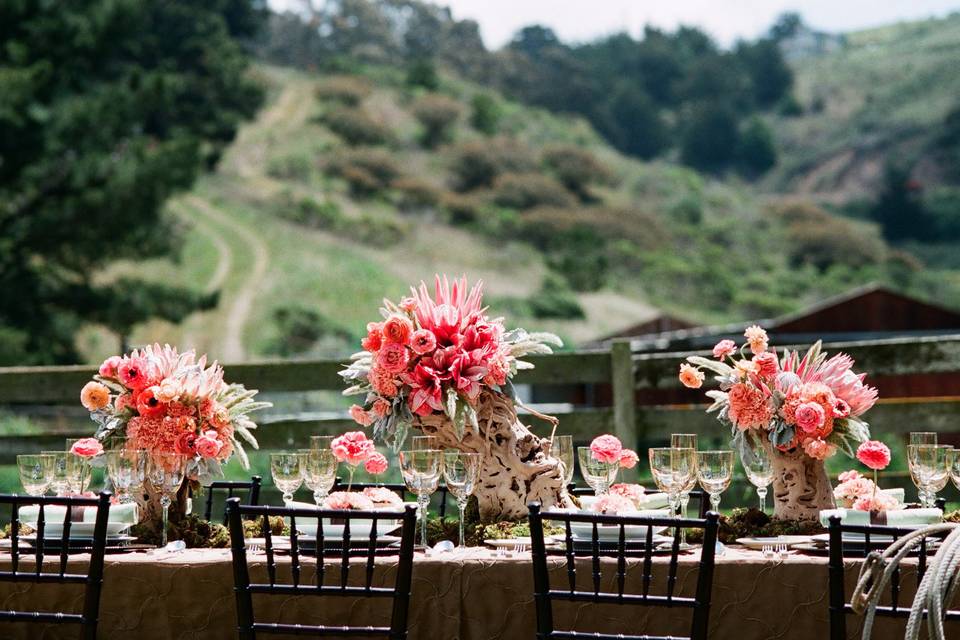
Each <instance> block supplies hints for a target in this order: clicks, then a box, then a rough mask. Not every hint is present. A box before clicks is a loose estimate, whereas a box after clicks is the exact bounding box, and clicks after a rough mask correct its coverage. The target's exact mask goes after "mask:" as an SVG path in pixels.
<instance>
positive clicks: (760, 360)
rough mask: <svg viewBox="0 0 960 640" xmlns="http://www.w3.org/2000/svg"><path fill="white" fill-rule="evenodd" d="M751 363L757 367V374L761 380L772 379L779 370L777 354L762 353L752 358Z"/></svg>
mask: <svg viewBox="0 0 960 640" xmlns="http://www.w3.org/2000/svg"><path fill="white" fill-rule="evenodd" d="M753 363H754V364H755V365H757V374H758V375H759V376H760V377H762V378H772V377H774V376H775V375H777V371H779V370H780V365H779V363H778V362H777V354H775V353H773V352H772V351H764V352H763V353H758V354H757V355H755V356H753Z"/></svg>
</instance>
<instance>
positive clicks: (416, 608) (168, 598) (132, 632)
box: [0, 546, 916, 640]
mask: <svg viewBox="0 0 960 640" xmlns="http://www.w3.org/2000/svg"><path fill="white" fill-rule="evenodd" d="M9 560H10V558H9V556H6V555H0V567H3V568H9ZM277 561H278V581H289V579H290V573H289V558H286V557H284V556H278V560H277ZM668 561H669V558H664V557H658V558H657V559H656V561H655V566H654V572H653V573H654V582H653V587H652V589H651V592H653V589H657V588H661V589H662V588H663V585H664V583H665V581H666V574H667V564H668ZM698 561H699V552H697V553H690V554H685V555H683V556H681V563H680V568H679V572H678V581H677V586H678V592H679V593H682V594H683V595H692V593H693V590H694V588H695V582H696V567H697V562H698ZM71 562H79V563H81V564H82V563H83V562H84V560H82V559H79V558H78V559H76V560H71ZM314 562H315V561H314V559H313V558H303V565H304V566H303V574H302V575H303V580H305V581H306V580H311V579H313V577H314V576H315V571H314ZM361 562H362V561H360V560H358V561H357V563H358V564H357V567H356V571H354V572H353V573H352V574H351V581H352V580H353V578H356V580H357V581H358V583H359V581H361V580H362V579H363V575H362V574H363V571H362V569H361V566H362V565H361ZM550 562H551V565H552V566H551V583H552V584H553V585H566V584H567V572H566V569H565V565H564V561H563V559H562V558H551V559H550ZM849 562H850V567H851V568H848V571H847V579H848V595H849V593H850V590H851V589H852V584H853V581H854V580H855V577H856V567H855V565H857V564H858V561H856V560H852V559H851V560H850V561H849ZM615 564H616V563H615V560H614V559H612V558H608V559H604V560H603V569H604V571H605V575H604V583H605V584H606V586H608V587H611V586H612V585H613V581H614V575H613V574H614V572H615ZM28 566H29V565H28ZM395 572H396V557H389V556H385V557H381V558H378V559H377V567H376V571H375V574H374V579H373V582H374V584H378V585H383V584H392V582H393V580H394V578H395ZM332 573H334V574H335V575H336V576H339V570H337V571H335V572H332ZM577 575H578V584H581V582H580V581H582V586H583V587H586V588H589V585H590V584H591V568H590V561H589V559H584V560H583V563H582V564H579V563H578V570H577ZM641 575H642V566H641V562H640V561H639V560H637V561H634V560H631V561H630V563H629V565H628V568H627V580H626V583H627V591H628V592H629V590H630V589H631V587H632V588H634V589H636V588H637V587H638V585H639V584H640V582H641ZM332 578H333V576H329V575H328V579H332ZM251 579H252V580H254V581H265V579H266V570H265V558H264V556H262V555H260V556H253V557H252V558H251ZM903 584H904V585H905V591H906V593H905V594H904V595H905V596H906V597H905V598H904V600H902V601H901V602H902V603H907V604H908V603H909V602H910V599H909V596H910V595H911V593H910V592H912V587H913V585H915V584H916V563H915V561H910V560H907V561H905V566H904V569H903ZM69 589H71V587H67V588H64V587H58V586H55V585H47V584H32V583H20V584H16V585H14V584H11V583H0V609H14V608H18V607H26V608H39V609H46V610H60V611H68V610H72V611H79V609H80V602H81V595H80V593H79V592H78V591H77V590H72V591H68V590H69ZM232 589H233V576H232V569H231V562H230V554H229V551H227V550H219V549H205V550H199V549H197V550H186V551H182V552H177V553H168V552H161V551H152V552H146V553H129V554H122V555H108V556H107V558H106V565H105V571H104V588H103V594H102V600H101V605H100V612H101V617H100V620H101V623H100V632H99V634H98V636H99V637H101V638H106V639H118V640H119V639H121V638H122V639H129V638H136V639H137V640H155V639H156V640H160V639H176V640H199V639H204V640H206V639H220V638H223V639H227V638H235V637H236V617H235V612H234V596H233V591H232ZM827 601H828V598H827V560H826V558H824V557H815V556H808V555H800V554H795V553H794V554H790V555H787V556H786V557H784V558H782V559H781V558H775V559H774V558H767V557H764V555H763V554H762V553H760V552H758V551H750V550H747V549H744V548H741V547H738V546H729V547H728V548H727V551H726V553H725V554H724V555H722V556H720V557H719V558H718V559H717V564H716V570H715V574H714V587H713V605H712V608H711V612H710V638H715V639H720V640H723V639H726V638H730V639H736V640H761V639H768V638H769V639H775V638H776V639H797V640H801V639H803V640H808V639H812V638H825V637H827V636H828V609H827V606H828V605H827ZM254 608H255V611H256V615H257V617H258V620H262V621H274V622H286V623H313V624H318V623H323V622H333V621H336V622H338V623H341V624H342V623H343V621H344V620H345V619H349V620H350V621H352V622H353V623H357V624H384V623H386V622H387V620H388V619H389V605H388V602H385V601H383V600H380V601H379V602H377V601H374V602H371V601H368V600H360V599H353V598H350V599H343V598H325V599H323V600H320V599H318V598H310V597H304V596H299V597H297V596H294V597H287V596H270V597H266V596H263V597H261V596H255V597H254ZM554 618H555V622H556V623H557V626H558V628H563V627H562V626H561V625H564V624H567V623H569V622H570V621H575V623H576V624H577V626H578V628H579V629H580V630H585V631H620V632H628V633H641V632H647V633H660V634H673V635H685V634H687V633H688V632H689V620H690V610H689V609H683V608H673V609H665V608H653V607H651V608H635V607H612V606H602V607H598V606H595V605H588V604H583V603H575V604H569V605H565V604H561V605H556V606H555V614H554ZM535 624H536V616H535V611H534V606H533V571H532V568H531V562H530V557H529V553H527V554H518V556H517V557H507V558H504V557H498V556H497V554H496V552H495V551H492V550H489V549H480V548H476V549H469V550H464V551H462V552H456V554H455V555H451V554H443V555H440V556H435V557H427V556H425V555H424V554H422V553H418V554H417V555H416V558H415V560H414V569H413V594H412V599H411V605H410V638H411V639H412V640H441V639H458V640H492V639H495V638H504V639H513V638H523V639H525V640H526V639H532V638H533V637H534V629H535ZM902 628H903V627H902V624H901V623H900V622H899V621H894V627H893V629H891V628H890V626H889V625H888V624H884V625H883V628H881V625H880V624H879V623H878V624H877V628H876V629H875V632H874V636H873V637H874V638H876V639H878V640H879V639H886V638H891V639H892V638H897V637H901V638H902V637H903V632H902ZM848 631H849V635H850V637H851V638H855V637H859V619H857V618H856V617H854V616H850V617H849V618H848ZM75 635H76V627H75V626H74V627H71V626H64V627H59V628H57V627H48V628H45V629H43V630H42V631H38V630H37V628H36V627H31V628H28V627H25V626H22V625H19V624H9V623H0V638H11V639H14V638H24V639H27V638H29V639H30V640H38V639H42V640H46V639H51V640H52V639H55V638H68V637H75Z"/></svg>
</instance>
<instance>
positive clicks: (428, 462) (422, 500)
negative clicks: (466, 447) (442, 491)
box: [400, 449, 443, 547]
mask: <svg viewBox="0 0 960 640" xmlns="http://www.w3.org/2000/svg"><path fill="white" fill-rule="evenodd" d="M400 472H401V474H403V481H404V482H405V483H406V485H407V488H408V489H409V490H410V493H413V494H416V496H417V511H418V513H419V516H420V544H421V545H423V547H426V546H427V515H428V510H427V506H428V505H429V503H430V495H431V494H432V493H433V492H434V491H436V490H437V485H438V484H439V482H440V475H441V474H442V473H443V452H442V451H440V450H439V449H421V450H419V451H401V452H400Z"/></svg>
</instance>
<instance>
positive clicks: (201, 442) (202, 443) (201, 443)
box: [194, 430, 223, 458]
mask: <svg viewBox="0 0 960 640" xmlns="http://www.w3.org/2000/svg"><path fill="white" fill-rule="evenodd" d="M194 446H195V447H196V449H197V453H199V454H200V456H201V457H204V458H216V457H217V454H218V453H220V448H221V447H222V446H223V445H222V444H221V443H220V440H218V439H217V432H216V431H213V430H210V431H206V432H205V433H204V434H203V435H202V436H200V437H199V438H197V439H196V441H195V442H194Z"/></svg>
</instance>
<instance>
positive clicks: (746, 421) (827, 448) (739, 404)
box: [680, 325, 877, 460]
mask: <svg viewBox="0 0 960 640" xmlns="http://www.w3.org/2000/svg"><path fill="white" fill-rule="evenodd" d="M744 338H745V341H744V343H743V345H742V346H740V347H737V345H736V343H735V342H733V341H732V340H721V341H720V342H718V343H717V344H716V346H714V348H713V352H712V355H713V358H705V357H700V356H690V357H688V358H687V361H686V362H684V363H682V364H681V365H680V382H681V383H682V384H683V385H684V386H686V387H689V388H699V387H700V386H701V385H702V384H703V381H704V379H705V374H704V371H710V372H712V373H714V374H716V380H717V381H718V382H719V384H720V389H719V390H711V391H708V392H707V397H709V398H711V399H712V400H713V405H712V406H711V407H710V408H709V409H708V411H710V412H713V411H716V412H717V417H718V419H719V420H720V421H721V422H723V423H725V424H729V425H730V427H731V429H732V430H733V433H734V439H735V440H739V439H741V438H742V435H743V433H744V432H747V431H753V432H760V433H762V435H763V436H764V437H765V438H767V439H768V440H769V441H770V442H771V443H772V444H773V446H775V447H776V448H778V449H779V450H781V451H794V450H797V449H800V450H801V451H803V452H804V453H805V454H806V455H807V456H809V457H811V458H814V459H816V460H825V459H827V458H829V457H831V456H833V455H834V454H835V453H836V452H837V451H843V452H844V453H846V454H847V455H848V456H850V457H854V455H855V451H856V448H857V446H858V445H859V444H860V443H861V442H865V441H867V440H869V439H870V430H869V427H868V425H867V423H866V421H865V420H863V418H862V416H863V414H864V413H866V412H867V411H868V410H869V409H870V408H871V407H872V406H873V405H874V403H876V401H877V390H876V389H875V388H873V387H871V386H868V385H866V384H865V383H864V377H865V375H864V374H856V373H854V372H853V365H854V362H853V359H851V358H850V356H848V355H846V354H843V353H840V354H837V355H835V356H833V357H831V358H828V357H827V355H826V354H825V353H823V352H822V351H821V343H820V342H817V343H816V344H814V345H813V346H812V347H810V349H809V350H808V351H807V353H806V355H804V356H803V357H801V356H800V354H799V353H798V352H794V351H784V352H783V354H782V356H779V357H778V356H777V353H776V350H774V349H771V348H770V338H769V336H768V335H767V332H766V331H765V330H764V329H763V328H762V327H759V326H757V325H753V326H750V327H748V328H747V329H746V331H744Z"/></svg>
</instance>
